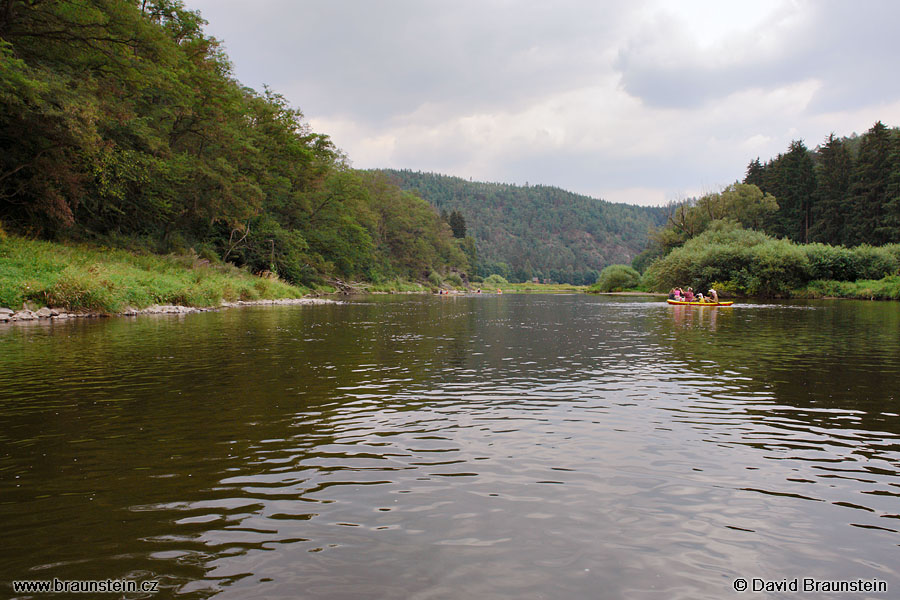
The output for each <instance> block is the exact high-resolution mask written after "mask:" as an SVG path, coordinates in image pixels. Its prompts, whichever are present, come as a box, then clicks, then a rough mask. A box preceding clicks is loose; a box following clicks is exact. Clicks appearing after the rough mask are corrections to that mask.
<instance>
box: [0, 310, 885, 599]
mask: <svg viewBox="0 0 900 600" xmlns="http://www.w3.org/2000/svg"><path fill="white" fill-rule="evenodd" d="M898 388H900V306H898V305H896V304H890V303H864V302H817V303H813V302H810V303H784V304H744V305H736V306H734V307H732V308H727V309H726V308H708V307H704V308H697V307H681V306H679V307H673V306H668V305H666V304H664V303H661V302H650V301H645V300H640V299H639V300H634V299H620V298H596V297H588V296H509V295H507V296H489V295H484V296H476V297H466V298H432V297H411V298H395V297H371V298H365V299H360V300H354V301H351V302H347V303H343V304H338V305H324V306H289V307H264V308H250V309H243V310H231V311H225V312H221V313H204V314H196V315H187V316H182V317H169V316H162V317H142V318H139V319H132V320H128V319H113V320H108V321H94V322H86V321H79V322H71V323H54V324H53V325H51V326H48V325H38V326H25V327H9V328H5V329H2V330H0V424H2V427H0V531H2V533H3V539H4V540H12V541H16V540H19V541H21V543H9V544H5V545H4V548H3V549H2V550H0V557H2V560H0V565H2V567H0V579H2V580H3V581H4V582H9V581H12V580H20V579H53V578H54V577H56V578H59V579H106V578H120V577H129V578H136V579H156V580H160V581H161V582H162V586H163V588H164V589H163V591H162V592H161V593H160V594H157V595H156V596H154V597H156V598H165V597H179V598H202V597H209V596H215V597H216V598H217V599H226V598H227V599H231V598H235V599H238V598H257V597H259V598H262V597H265V598H297V597H304V598H329V599H332V598H348V599H349V598H423V599H424V598H471V597H480V598H511V597H521V598H547V597H559V598H582V597H610V598H613V597H615V598H656V597H665V598H721V597H724V596H729V595H731V594H733V593H734V592H733V590H732V587H731V585H732V582H733V581H734V579H735V578H737V577H748V578H749V577H762V578H766V579H771V580H776V579H783V578H789V579H792V578H794V577H818V578H822V579H832V580H833V579H859V578H862V579H866V580H871V579H878V580H883V581H886V582H887V583H888V585H889V586H890V589H891V590H895V589H900V587H898V586H900V577H898V575H900V570H898V567H897V560H896V556H897V548H898V545H900V535H898V531H900V502H898V496H900V415H898V413H900V400H898V396H897V390H898ZM26 542H27V543H26ZM22 597H26V596H22ZM770 597H778V596H770ZM785 597H788V596H785Z"/></svg>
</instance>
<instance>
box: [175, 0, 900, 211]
mask: <svg viewBox="0 0 900 600" xmlns="http://www.w3.org/2000/svg"><path fill="white" fill-rule="evenodd" d="M185 3H186V5H187V6H188V7H189V8H191V9H195V10H199V11H200V12H201V14H202V15H203V17H204V18H205V19H206V20H207V21H208V22H209V25H208V26H207V27H206V31H207V33H209V34H211V35H213V36H215V37H217V38H218V39H220V40H222V41H223V42H224V44H225V48H226V51H227V53H228V55H229V56H230V58H231V60H232V62H233V63H234V70H235V75H236V77H237V78H238V79H239V80H240V81H241V82H242V83H244V84H245V85H248V86H250V87H253V88H255V89H257V90H261V89H262V87H263V85H264V84H265V85H268V86H269V87H270V88H272V89H273V90H274V91H276V92H279V93H281V94H282V95H284V96H285V97H286V98H287V99H288V100H289V101H290V103H291V104H292V105H293V106H296V107H298V108H300V109H301V110H302V111H303V113H304V115H305V116H306V119H307V120H308V122H309V123H310V125H311V126H312V127H313V128H314V129H315V130H316V131H319V132H322V133H326V134H328V135H330V136H331V137H332V139H333V140H334V142H335V143H336V144H337V146H338V147H340V148H341V149H342V150H343V151H344V152H346V153H347V154H348V155H349V157H350V160H351V162H352V164H353V165H354V166H355V167H358V168H375V167H393V168H409V169H414V170H422V171H434V172H438V173H445V174H450V175H457V176H460V177H465V178H467V179H468V178H472V179H474V180H480V181H496V182H507V183H517V184H524V183H526V182H528V183H531V184H536V183H541V184H545V185H555V186H558V187H561V188H564V189H568V190H572V191H575V192H579V193H583V194H588V195H590V196H594V197H597V198H603V199H606V200H610V201H613V202H631V203H638V204H660V203H664V202H666V201H669V200H674V199H679V198H683V197H686V196H690V195H694V194H697V193H701V192H705V191H711V190H716V189H719V188H720V187H721V186H723V185H727V184H729V183H732V182H734V181H735V180H738V179H741V178H743V175H744V170H745V168H746V166H747V163H748V162H749V161H750V160H752V159H753V158H755V157H757V156H759V157H760V158H762V160H764V161H765V160H766V159H768V158H771V157H773V156H775V155H776V154H777V153H779V152H782V151H784V150H786V149H787V147H788V144H789V143H790V142H791V140H793V139H802V140H804V141H805V142H806V144H807V145H808V146H809V147H814V146H816V145H817V144H818V143H820V142H822V141H823V140H824V138H825V137H826V136H827V135H828V134H829V133H831V132H834V133H836V134H837V135H839V136H840V135H850V134H851V133H853V132H858V133H862V132H864V131H866V130H867V129H869V128H870V127H871V126H872V125H873V124H874V123H875V121H877V120H879V119H880V120H882V121H883V122H885V123H886V124H887V125H889V126H897V125H900V77H897V59H898V58H900V35H898V34H897V23H900V2H896V1H894V0H884V1H876V0H839V1H830V0H754V1H753V2H732V1H723V0H712V1H706V0H677V1H676V0H671V1H660V0H656V1H650V0H646V1H645V0H627V1H625V0H622V1H609V0H554V1H553V2H547V1H536V0H452V1H450V0H442V1H438V0H255V1H253V2H249V1H247V0H185Z"/></svg>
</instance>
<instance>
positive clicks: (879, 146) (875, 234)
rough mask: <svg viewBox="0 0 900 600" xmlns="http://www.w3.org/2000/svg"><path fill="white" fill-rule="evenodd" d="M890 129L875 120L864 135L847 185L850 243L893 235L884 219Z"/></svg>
mask: <svg viewBox="0 0 900 600" xmlns="http://www.w3.org/2000/svg"><path fill="white" fill-rule="evenodd" d="M892 138H893V135H892V134H891V131H890V130H889V129H888V128H887V127H886V126H885V125H884V123H882V122H881V121H878V122H877V123H875V125H873V126H872V128H871V129H869V131H867V132H866V134H865V135H864V136H863V138H862V141H861V143H860V147H859V158H858V159H857V161H856V167H855V169H854V171H853V179H852V182H851V185H850V194H851V202H852V213H853V215H854V218H853V220H852V222H851V223H849V232H848V233H849V237H850V240H849V241H850V243H852V244H854V245H855V244H861V243H869V244H872V245H881V244H885V243H887V242H888V241H890V239H891V238H892V235H891V233H892V232H891V228H890V226H889V224H888V223H886V222H885V205H886V204H887V200H888V198H887V192H888V181H889V180H890V178H891V174H892V172H893V170H894V169H893V168H892V165H891V155H892V146H893V143H892Z"/></svg>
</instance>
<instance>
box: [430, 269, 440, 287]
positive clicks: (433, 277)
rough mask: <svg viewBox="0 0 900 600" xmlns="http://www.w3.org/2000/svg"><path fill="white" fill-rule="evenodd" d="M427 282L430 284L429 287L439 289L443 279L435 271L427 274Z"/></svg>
mask: <svg viewBox="0 0 900 600" xmlns="http://www.w3.org/2000/svg"><path fill="white" fill-rule="evenodd" d="M428 281H429V282H431V285H433V286H434V287H441V286H442V285H444V279H443V278H442V277H441V275H440V273H438V272H437V271H432V272H431V273H429V274H428Z"/></svg>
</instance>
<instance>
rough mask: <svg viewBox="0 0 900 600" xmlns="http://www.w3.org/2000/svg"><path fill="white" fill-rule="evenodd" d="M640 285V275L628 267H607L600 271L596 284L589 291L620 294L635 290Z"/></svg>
mask: <svg viewBox="0 0 900 600" xmlns="http://www.w3.org/2000/svg"><path fill="white" fill-rule="evenodd" d="M640 283H641V274H640V273H638V272H637V271H636V270H634V269H632V268H631V267H629V266H628V265H609V266H608V267H606V268H605V269H603V270H602V271H600V277H599V279H597V283H595V284H594V285H593V286H591V290H595V291H599V292H620V291H622V290H625V289H633V288H636V287H637V286H638V285H640Z"/></svg>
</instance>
